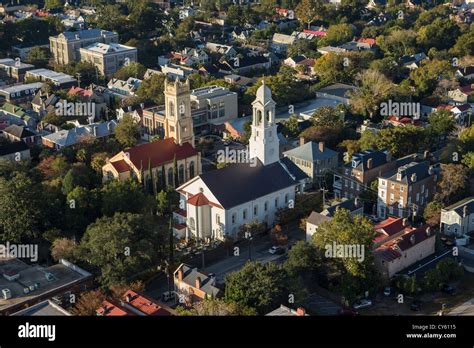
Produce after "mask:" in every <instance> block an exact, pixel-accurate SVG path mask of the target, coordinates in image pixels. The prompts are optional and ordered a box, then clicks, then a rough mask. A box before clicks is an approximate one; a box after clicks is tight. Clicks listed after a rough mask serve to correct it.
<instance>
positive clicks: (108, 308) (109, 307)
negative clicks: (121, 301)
mask: <svg viewBox="0 0 474 348" xmlns="http://www.w3.org/2000/svg"><path fill="white" fill-rule="evenodd" d="M96 312H97V314H98V315H102V316H104V317H110V316H119V317H123V316H127V315H130V313H128V312H127V311H126V310H125V309H123V308H121V307H119V306H116V305H114V304H113V303H111V302H109V301H107V300H104V301H103V302H102V304H101V306H100V307H99V308H98V309H97V311H96Z"/></svg>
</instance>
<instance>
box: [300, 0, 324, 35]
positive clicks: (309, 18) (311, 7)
mask: <svg viewBox="0 0 474 348" xmlns="http://www.w3.org/2000/svg"><path fill="white" fill-rule="evenodd" d="M323 11H324V5H323V2H322V1H321V0H302V1H301V2H300V3H299V4H298V6H296V9H295V12H296V16H297V17H298V19H299V20H300V21H301V22H303V23H306V24H307V25H308V29H309V28H310V27H311V23H313V22H314V21H315V20H317V19H320V18H322V16H323Z"/></svg>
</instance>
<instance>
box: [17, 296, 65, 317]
mask: <svg viewBox="0 0 474 348" xmlns="http://www.w3.org/2000/svg"><path fill="white" fill-rule="evenodd" d="M70 315H71V313H69V312H68V311H67V310H65V309H64V308H61V307H60V306H58V305H57V304H55V303H53V302H51V301H50V300H46V301H43V302H40V303H37V304H35V305H33V306H31V307H28V308H26V309H23V310H21V311H18V312H16V313H13V314H12V316H22V317H32V316H35V317H36V316H39V317H44V316H70Z"/></svg>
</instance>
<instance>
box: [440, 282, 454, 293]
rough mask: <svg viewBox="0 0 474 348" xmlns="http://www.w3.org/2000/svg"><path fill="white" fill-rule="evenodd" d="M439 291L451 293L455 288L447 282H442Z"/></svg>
mask: <svg viewBox="0 0 474 348" xmlns="http://www.w3.org/2000/svg"><path fill="white" fill-rule="evenodd" d="M441 291H442V292H444V293H445V294H448V295H452V294H454V293H455V292H456V289H455V288H454V287H452V286H451V285H449V284H443V286H442V287H441Z"/></svg>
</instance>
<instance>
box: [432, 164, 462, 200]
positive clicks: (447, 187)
mask: <svg viewBox="0 0 474 348" xmlns="http://www.w3.org/2000/svg"><path fill="white" fill-rule="evenodd" d="M468 174H469V169H468V168H467V167H466V166H464V165H462V164H455V163H450V164H442V165H441V179H440V180H439V182H438V190H437V192H436V194H435V199H436V200H437V201H439V202H442V203H444V204H446V205H449V204H451V203H454V202H457V201H458V200H460V199H462V198H464V197H465V196H468V195H469V175H468Z"/></svg>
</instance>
